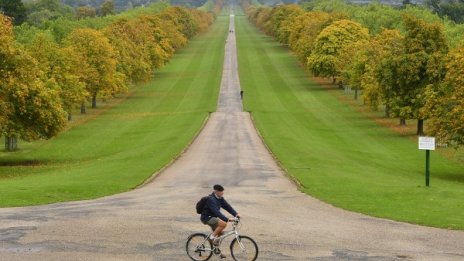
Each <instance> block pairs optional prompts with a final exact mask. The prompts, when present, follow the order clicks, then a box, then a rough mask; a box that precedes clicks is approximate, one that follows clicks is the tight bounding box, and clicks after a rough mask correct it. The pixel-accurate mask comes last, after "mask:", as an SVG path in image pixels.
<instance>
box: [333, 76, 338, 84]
mask: <svg viewBox="0 0 464 261" xmlns="http://www.w3.org/2000/svg"><path fill="white" fill-rule="evenodd" d="M336 82H337V78H335V76H332V84H335V83H336Z"/></svg>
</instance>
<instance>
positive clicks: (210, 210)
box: [200, 192, 237, 223]
mask: <svg viewBox="0 0 464 261" xmlns="http://www.w3.org/2000/svg"><path fill="white" fill-rule="evenodd" d="M221 208H223V209H225V210H227V212H229V213H230V214H231V215H232V216H234V217H235V216H236V215H237V212H236V211H235V210H234V209H233V208H232V207H231V206H230V205H229V203H227V201H226V200H225V199H224V198H223V197H222V198H217V197H216V195H214V192H213V193H212V194H211V195H210V197H209V199H208V201H206V207H205V209H203V212H201V217H200V219H201V221H202V222H204V223H205V222H207V221H208V220H209V219H210V218H211V217H218V218H220V219H222V220H223V221H225V222H227V221H228V218H227V217H226V216H224V215H223V214H222V213H221V211H220V209H221Z"/></svg>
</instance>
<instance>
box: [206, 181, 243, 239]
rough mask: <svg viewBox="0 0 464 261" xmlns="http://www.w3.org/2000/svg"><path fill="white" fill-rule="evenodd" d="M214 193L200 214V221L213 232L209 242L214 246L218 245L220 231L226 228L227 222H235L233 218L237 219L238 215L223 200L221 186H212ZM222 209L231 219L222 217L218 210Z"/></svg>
mask: <svg viewBox="0 0 464 261" xmlns="http://www.w3.org/2000/svg"><path fill="white" fill-rule="evenodd" d="M213 189H214V191H213V193H211V195H210V196H209V198H208V200H207V201H206V206H205V208H204V209H203V211H202V213H201V217H200V220H201V222H202V223H203V224H205V225H209V226H210V227H211V229H212V230H213V233H212V234H211V236H210V240H211V241H212V242H213V244H214V245H218V244H219V239H218V237H219V236H220V235H221V233H222V231H223V230H224V229H225V228H226V227H227V222H228V221H233V220H235V218H234V217H236V218H239V217H240V215H239V214H238V213H237V211H235V210H234V209H233V208H232V206H231V205H229V203H227V201H226V200H225V199H224V198H223V195H224V187H222V186H221V185H214V187H213ZM221 208H223V209H225V210H226V211H227V212H229V213H230V214H231V215H232V216H234V217H233V218H227V217H226V216H224V215H223V214H222V213H221V211H220V209H221Z"/></svg>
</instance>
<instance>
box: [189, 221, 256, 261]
mask: <svg viewBox="0 0 464 261" xmlns="http://www.w3.org/2000/svg"><path fill="white" fill-rule="evenodd" d="M232 222H233V223H232V230H231V231H229V232H226V233H224V234H223V235H222V236H220V237H218V240H219V244H218V245H214V244H213V243H212V241H211V240H210V239H209V237H210V236H211V234H212V232H211V233H209V234H208V235H206V234H204V233H194V234H192V235H190V236H189V237H188V239H187V243H186V245H185V247H186V250H187V255H188V256H189V257H190V259H192V260H194V261H206V260H209V259H210V258H211V256H212V255H213V254H215V255H220V254H221V249H220V248H219V247H220V246H221V243H222V241H223V240H224V239H225V238H226V237H229V236H232V235H233V236H235V238H234V239H233V240H232V242H231V243H230V254H231V255H232V258H233V259H234V260H235V261H243V260H246V261H255V260H256V259H257V258H258V245H257V244H256V242H255V241H254V240H253V239H252V238H251V237H248V236H241V235H240V233H239V232H238V225H239V223H240V219H239V218H236V219H235V220H234V221H232Z"/></svg>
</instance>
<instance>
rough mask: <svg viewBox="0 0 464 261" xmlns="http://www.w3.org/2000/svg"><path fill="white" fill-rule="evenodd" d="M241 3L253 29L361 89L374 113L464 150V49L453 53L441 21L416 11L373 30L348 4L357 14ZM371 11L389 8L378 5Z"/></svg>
mask: <svg viewBox="0 0 464 261" xmlns="http://www.w3.org/2000/svg"><path fill="white" fill-rule="evenodd" d="M320 3H322V5H323V3H324V2H323V1H320ZM241 4H242V6H243V7H244V8H245V10H246V13H247V16H248V18H249V20H250V21H251V22H252V23H254V24H255V25H256V26H257V27H258V28H260V29H261V30H262V31H264V32H265V33H266V34H268V35H270V36H272V37H274V38H275V39H276V40H278V41H279V42H280V43H282V44H283V45H287V46H288V47H289V48H290V49H291V50H292V51H293V52H294V53H295V54H296V55H297V57H298V59H299V60H300V62H301V63H302V64H303V65H304V66H305V67H306V68H307V69H308V70H309V71H310V72H311V73H312V74H313V75H314V76H321V77H328V78H331V79H333V81H334V83H335V82H336V83H338V85H339V86H341V87H343V86H349V87H350V88H354V89H355V98H357V97H358V91H360V92H362V97H363V99H364V103H365V104H367V105H369V106H370V107H371V108H372V109H374V110H377V109H379V108H384V109H385V114H386V116H387V117H396V118H399V119H401V122H404V121H405V120H406V119H415V120H417V135H425V134H426V135H435V136H437V137H438V143H440V144H449V145H453V146H461V145H464V102H463V100H464V91H463V90H464V88H463V87H462V86H464V80H463V76H462V75H464V66H463V64H464V58H463V57H464V48H463V47H462V45H460V46H459V47H457V48H455V49H452V50H451V51H450V47H449V43H448V40H447V37H446V33H445V28H444V24H443V23H440V22H439V19H428V21H426V20H424V19H422V18H420V17H419V16H416V15H415V12H416V13H418V14H419V12H418V11H417V10H406V11H404V12H403V13H401V14H399V13H398V14H397V13H394V15H395V16H397V17H398V18H399V19H397V20H398V21H396V22H395V23H393V22H392V21H391V19H390V20H388V19H385V22H384V23H382V21H379V20H377V21H376V23H375V24H373V25H372V24H370V22H368V21H371V20H369V19H366V17H368V14H367V13H362V11H361V8H360V13H356V12H355V11H353V10H354V9H355V8H356V7H351V6H348V5H344V7H343V8H345V9H348V8H351V9H352V10H350V12H344V11H343V8H337V7H334V8H333V11H327V12H325V11H321V9H322V10H324V9H327V7H323V8H313V9H312V10H311V11H306V10H304V9H303V8H301V7H300V6H296V5H281V6H277V7H273V8H270V7H263V6H260V7H256V6H253V5H250V3H249V1H247V0H242V1H241ZM372 8H373V9H375V10H374V11H376V12H378V11H379V10H380V11H382V10H384V9H383V8H382V7H381V6H380V5H379V4H373V5H372ZM363 10H364V9H363ZM364 11H365V10H364ZM385 11H389V12H395V11H393V10H390V9H388V10H387V9H385ZM398 12H400V11H398ZM408 12H409V13H408ZM420 16H422V17H425V16H424V14H423V13H420ZM351 17H355V18H357V20H358V21H361V22H357V21H355V20H354V19H351ZM430 20H433V21H430ZM397 24H398V25H397ZM368 28H371V29H372V32H369V29H368ZM425 121H427V126H428V128H427V132H425V128H424V126H425V124H424V123H425Z"/></svg>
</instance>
